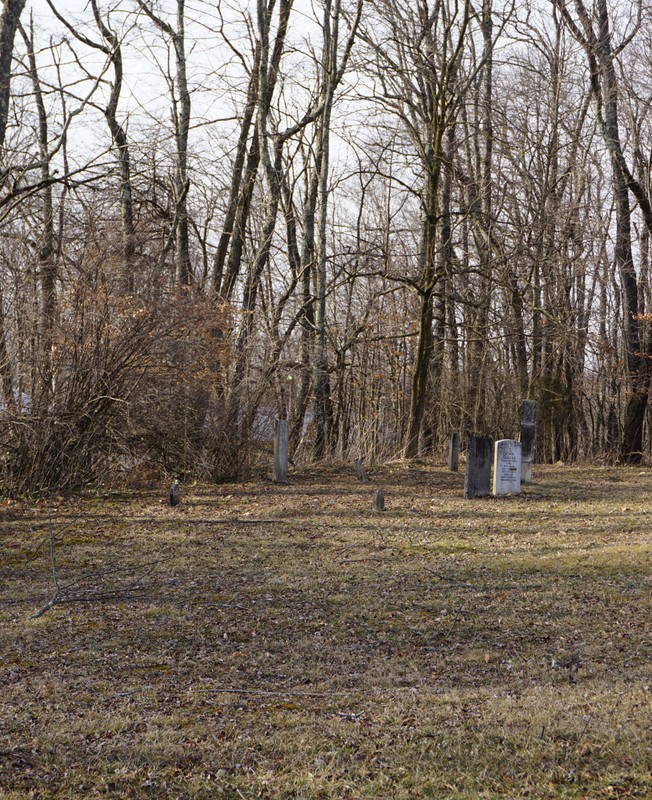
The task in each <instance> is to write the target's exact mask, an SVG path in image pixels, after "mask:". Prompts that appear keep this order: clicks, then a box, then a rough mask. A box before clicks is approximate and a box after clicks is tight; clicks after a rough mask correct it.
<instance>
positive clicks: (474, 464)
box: [464, 436, 491, 500]
mask: <svg viewBox="0 0 652 800" xmlns="http://www.w3.org/2000/svg"><path fill="white" fill-rule="evenodd" d="M490 483H491V437H490V436H471V437H469V444H468V447H467V451H466V474H465V477H464V497H465V498H467V500H472V499H473V498H474V497H486V496H487V495H488V494H489V488H490Z"/></svg>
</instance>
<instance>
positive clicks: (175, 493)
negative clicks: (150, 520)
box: [169, 478, 181, 506]
mask: <svg viewBox="0 0 652 800" xmlns="http://www.w3.org/2000/svg"><path fill="white" fill-rule="evenodd" d="M169 502H170V505H171V506H178V505H179V503H180V502H181V487H180V486H179V479H178V478H175V479H174V482H173V484H172V486H171V487H170V497H169Z"/></svg>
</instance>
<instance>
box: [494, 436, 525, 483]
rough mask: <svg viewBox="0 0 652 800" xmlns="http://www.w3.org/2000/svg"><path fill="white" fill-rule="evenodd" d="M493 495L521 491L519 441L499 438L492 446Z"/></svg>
mask: <svg viewBox="0 0 652 800" xmlns="http://www.w3.org/2000/svg"><path fill="white" fill-rule="evenodd" d="M493 490H494V494H495V495H501V494H519V493H520V491H521V443H520V442H515V441H514V440H513V439H500V440H499V441H497V442H496V444H495V447H494V485H493Z"/></svg>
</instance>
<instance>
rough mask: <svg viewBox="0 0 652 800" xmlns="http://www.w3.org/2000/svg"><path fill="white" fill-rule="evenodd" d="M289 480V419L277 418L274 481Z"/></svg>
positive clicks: (285, 481) (283, 481)
mask: <svg viewBox="0 0 652 800" xmlns="http://www.w3.org/2000/svg"><path fill="white" fill-rule="evenodd" d="M287 482H288V421H287V420H286V419H277V420H276V430H275V431H274V483H287Z"/></svg>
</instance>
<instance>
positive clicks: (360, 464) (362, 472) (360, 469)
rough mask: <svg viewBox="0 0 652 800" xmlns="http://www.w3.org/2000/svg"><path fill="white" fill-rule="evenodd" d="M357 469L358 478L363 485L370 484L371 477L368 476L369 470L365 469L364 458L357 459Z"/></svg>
mask: <svg viewBox="0 0 652 800" xmlns="http://www.w3.org/2000/svg"><path fill="white" fill-rule="evenodd" d="M355 469H356V472H357V473H358V478H360V480H361V481H362V482H363V483H369V476H368V475H367V470H366V469H365V468H364V456H360V458H356V460H355Z"/></svg>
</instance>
